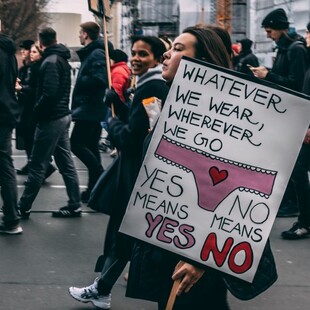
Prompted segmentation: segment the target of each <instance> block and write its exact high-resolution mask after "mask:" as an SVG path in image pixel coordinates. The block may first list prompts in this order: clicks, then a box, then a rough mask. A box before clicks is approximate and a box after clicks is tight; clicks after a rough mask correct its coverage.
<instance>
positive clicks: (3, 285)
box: [0, 150, 310, 310]
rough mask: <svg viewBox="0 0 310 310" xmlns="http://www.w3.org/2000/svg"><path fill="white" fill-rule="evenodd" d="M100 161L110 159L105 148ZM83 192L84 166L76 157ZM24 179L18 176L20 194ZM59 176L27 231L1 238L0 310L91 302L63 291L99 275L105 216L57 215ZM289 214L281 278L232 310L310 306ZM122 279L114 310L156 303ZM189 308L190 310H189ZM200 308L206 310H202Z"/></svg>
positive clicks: (276, 233) (19, 159)
mask: <svg viewBox="0 0 310 310" xmlns="http://www.w3.org/2000/svg"><path fill="white" fill-rule="evenodd" d="M102 159H103V165H104V166H105V167H107V166H108V165H109V163H110V162H111V158H110V156H109V154H107V153H102ZM24 162H25V155H24V153H23V151H16V150H14V163H15V167H17V168H19V167H21V166H22V165H23V164H24ZM75 163H76V167H77V169H78V174H79V178H80V184H81V189H83V188H85V185H86V181H87V171H86V169H85V167H84V166H83V164H82V163H81V162H79V160H78V159H76V158H75ZM25 180H26V177H24V176H18V187H19V195H21V193H22V190H23V187H24V185H23V183H24V181H25ZM66 199H67V198H66V193H65V188H64V184H63V181H62V178H61V175H60V174H59V173H58V171H57V172H55V173H54V174H53V175H52V176H51V177H50V178H49V180H48V182H47V183H46V184H44V185H43V186H42V188H41V190H40V193H39V195H38V197H37V199H36V200H35V203H34V205H33V213H32V214H31V217H30V219H29V220H28V221H23V222H22V226H23V229H24V233H23V234H22V235H19V236H0V249H1V252H0V294H1V299H0V310H16V309H23V310H33V309H40V310H54V309H57V310H86V309H93V306H92V305H91V304H83V303H79V302H78V301H75V300H74V299H72V298H71V297H70V296H69V294H68V287H69V286H86V285H89V284H90V283H92V281H93V279H94V278H95V277H96V276H97V275H96V274H95V273H94V272H93V268H94V264H95V262H96V259H97V256H98V255H100V254H101V252H102V246H103V240H104V234H105V229H106V224H107V221H108V217H107V216H105V215H103V214H98V213H94V212H92V211H91V210H90V209H89V208H87V206H86V205H84V206H83V211H84V212H83V216H82V217H81V218H73V219H56V218H52V217H51V213H50V212H51V211H52V210H57V209H58V208H59V207H62V206H64V205H66ZM293 221H294V218H286V219H279V218H278V219H276V221H275V223H274V226H273V229H272V233H271V245H272V248H273V252H274V255H275V258H276V262H277V268H278V273H279V279H278V281H277V282H276V283H275V284H274V286H273V287H272V288H271V289H269V290H268V291H267V292H265V293H263V294H262V295H260V296H259V297H257V298H256V299H254V300H250V301H239V300H237V299H235V298H234V297H232V296H231V295H230V296H229V300H230V305H231V308H232V310H258V309H260V310H298V309H302V310H306V309H310V270H309V266H310V238H308V239H304V240H298V241H286V240H282V239H281V238H280V233H281V231H282V230H284V229H287V228H289V227H290V226H291V224H292V223H293ZM125 289H126V282H125V281H124V279H123V277H122V276H121V277H120V278H119V280H118V282H117V283H116V285H115V287H114V288H113V291H112V307H111V309H112V310H156V309H157V307H156V304H154V303H150V302H145V301H141V300H134V299H129V298H126V297H125ZM189 310H192V309H189ZM203 310H204V309H203Z"/></svg>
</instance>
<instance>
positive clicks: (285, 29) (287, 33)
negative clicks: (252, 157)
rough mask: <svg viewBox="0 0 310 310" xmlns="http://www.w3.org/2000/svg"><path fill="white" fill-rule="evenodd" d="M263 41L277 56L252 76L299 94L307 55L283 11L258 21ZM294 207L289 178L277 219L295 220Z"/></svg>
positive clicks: (293, 191)
mask: <svg viewBox="0 0 310 310" xmlns="http://www.w3.org/2000/svg"><path fill="white" fill-rule="evenodd" d="M262 27H263V28H264V29H265V31H266V34H267V38H270V39H272V40H273V41H274V42H275V43H276V45H277V55H276V58H275V60H274V63H273V66H272V69H270V70H269V69H267V68H266V67H264V66H259V67H250V69H251V71H252V72H253V74H254V76H256V77H258V78H260V79H264V80H266V81H269V82H273V83H275V84H278V85H281V86H284V87H287V88H289V89H292V90H296V91H299V92H300V91H301V90H302V86H303V82H304V77H305V73H306V70H307V68H308V55H307V53H308V52H307V47H306V42H305V39H304V38H303V37H302V36H301V35H299V34H297V33H296V32H295V31H294V29H292V28H291V29H289V21H288V18H287V15H286V12H285V11H284V10H283V9H276V10H273V11H271V12H270V13H269V14H267V16H266V17H265V18H264V19H263V21H262ZM297 214H298V205H297V197H296V188H295V186H294V182H293V181H292V179H291V178H290V180H289V183H288V185H287V188H286V191H285V193H284V197H283V199H282V202H281V205H280V209H279V211H278V214H277V216H278V217H289V216H296V215H297Z"/></svg>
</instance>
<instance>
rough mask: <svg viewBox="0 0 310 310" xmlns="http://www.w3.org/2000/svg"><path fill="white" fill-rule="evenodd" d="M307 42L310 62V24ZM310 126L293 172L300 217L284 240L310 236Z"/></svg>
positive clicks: (309, 84) (307, 83) (309, 79)
mask: <svg viewBox="0 0 310 310" xmlns="http://www.w3.org/2000/svg"><path fill="white" fill-rule="evenodd" d="M306 42H307V49H308V56H309V61H310V22H309V23H308V24H307V29H306ZM302 92H303V93H305V94H306V95H309V96H310V63H309V65H308V70H307V72H306V74H305V80H304V84H303V88H302ZM309 170H310V126H309V129H308V130H307V132H306V135H305V138H304V141H303V144H302V146H301V149H300V151H299V154H298V157H297V160H296V163H295V166H294V169H293V172H292V177H291V178H292V182H293V183H294V185H295V188H296V195H297V199H298V207H299V215H298V218H297V221H296V222H294V223H293V225H292V227H291V228H290V229H288V230H285V231H283V232H282V233H281V236H282V238H283V239H288V240H298V239H302V238H307V237H309V236H310V180H309Z"/></svg>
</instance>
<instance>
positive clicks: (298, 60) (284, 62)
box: [265, 34, 309, 91]
mask: <svg viewBox="0 0 310 310" xmlns="http://www.w3.org/2000/svg"><path fill="white" fill-rule="evenodd" d="M277 48H278V51H277V56H276V59H275V61H274V64H273V66H272V69H271V70H270V71H269V72H268V74H267V76H266V78H265V79H266V80H267V81H270V82H273V83H275V84H278V85H281V86H284V87H287V88H290V89H293V90H296V91H301V89H302V85H303V80H304V76H305V72H306V70H307V68H308V65H309V62H308V56H307V47H306V43H305V39H304V38H302V37H300V36H299V35H297V34H295V35H293V37H288V36H286V35H284V34H283V35H282V36H281V37H280V40H279V41H278V42H277Z"/></svg>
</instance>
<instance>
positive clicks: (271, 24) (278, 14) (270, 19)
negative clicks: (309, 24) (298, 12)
mask: <svg viewBox="0 0 310 310" xmlns="http://www.w3.org/2000/svg"><path fill="white" fill-rule="evenodd" d="M262 27H265V28H266V27H268V28H271V29H276V30H282V29H288V27H289V22H288V19H287V15H286V13H285V11H284V10H283V9H276V10H273V11H271V12H270V13H269V14H268V15H267V16H266V17H265V18H264V19H263V21H262Z"/></svg>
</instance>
